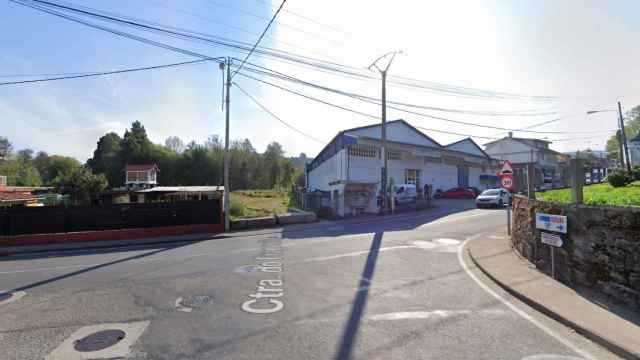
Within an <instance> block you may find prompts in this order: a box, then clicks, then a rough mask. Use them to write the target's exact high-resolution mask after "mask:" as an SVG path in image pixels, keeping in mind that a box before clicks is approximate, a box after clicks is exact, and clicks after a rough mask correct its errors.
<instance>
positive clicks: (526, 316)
mask: <svg viewBox="0 0 640 360" xmlns="http://www.w3.org/2000/svg"><path fill="white" fill-rule="evenodd" d="M483 235H484V234H478V235H475V236H472V237H470V238H468V239H467V240H465V241H464V242H463V243H462V246H460V248H459V249H458V263H460V266H461V267H462V268H463V269H464V271H465V272H466V273H467V275H469V277H471V279H473V281H475V282H476V284H478V286H480V288H482V290H484V291H485V292H487V293H488V294H489V295H491V296H493V297H494V298H495V299H497V300H499V301H500V302H502V303H503V304H504V305H506V306H507V307H508V308H509V309H511V310H513V311H514V312H515V313H516V314H518V315H520V316H521V317H522V318H523V319H525V320H527V321H529V322H530V323H532V324H533V325H535V326H536V327H538V328H539V329H540V330H542V331H543V332H544V333H546V334H547V335H549V336H550V337H552V338H554V339H556V340H558V341H559V342H560V343H562V344H563V345H564V346H566V347H568V348H569V349H571V350H573V351H574V352H575V353H576V354H579V355H580V356H582V357H584V358H585V359H589V360H595V359H596V358H595V357H593V356H592V355H591V354H589V353H588V352H586V351H584V350H582V349H580V348H579V347H577V346H576V345H574V344H573V343H571V342H570V341H569V340H567V339H565V338H564V337H562V336H560V334H558V333H556V332H555V331H553V330H551V329H549V328H548V327H547V326H545V325H544V324H542V323H541V322H539V321H538V320H536V319H534V318H533V317H532V316H531V315H529V314H527V313H526V312H524V311H523V310H520V309H519V308H518V307H517V306H515V305H514V304H512V303H511V302H510V301H509V300H507V299H505V298H504V297H502V296H500V295H499V294H498V293H496V292H495V291H493V290H492V289H491V288H490V287H489V286H488V285H486V284H485V283H483V282H482V281H481V280H480V279H479V278H478V277H477V276H476V275H475V274H474V273H473V272H472V271H471V270H470V269H469V267H468V266H467V264H466V263H465V262H464V258H463V255H462V252H463V250H464V247H465V245H466V244H467V243H468V242H469V241H472V240H473V239H477V238H479V237H481V236H483Z"/></svg>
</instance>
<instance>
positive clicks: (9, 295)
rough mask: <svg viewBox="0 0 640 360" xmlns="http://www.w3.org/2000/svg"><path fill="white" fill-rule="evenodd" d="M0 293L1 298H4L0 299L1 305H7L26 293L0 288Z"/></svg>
mask: <svg viewBox="0 0 640 360" xmlns="http://www.w3.org/2000/svg"><path fill="white" fill-rule="evenodd" d="M0 294H2V295H3V296H2V297H1V298H3V299H4V300H0V306H1V305H7V304H9V303H12V302H14V301H18V300H20V299H21V298H23V297H24V296H25V295H26V294H27V293H25V292H24V291H9V290H0Z"/></svg>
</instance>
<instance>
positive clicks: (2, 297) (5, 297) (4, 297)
mask: <svg viewBox="0 0 640 360" xmlns="http://www.w3.org/2000/svg"><path fill="white" fill-rule="evenodd" d="M12 296H13V294H12V293H8V292H3V293H0V302H3V301H5V300H9V299H11V297H12Z"/></svg>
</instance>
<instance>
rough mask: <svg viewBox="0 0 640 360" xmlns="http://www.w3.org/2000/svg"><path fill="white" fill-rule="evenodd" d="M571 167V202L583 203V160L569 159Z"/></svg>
mask: <svg viewBox="0 0 640 360" xmlns="http://www.w3.org/2000/svg"><path fill="white" fill-rule="evenodd" d="M569 168H570V171H571V202H572V203H574V204H576V205H578V204H582V201H583V193H582V187H583V185H584V172H583V170H582V160H580V159H571V160H570V161H569Z"/></svg>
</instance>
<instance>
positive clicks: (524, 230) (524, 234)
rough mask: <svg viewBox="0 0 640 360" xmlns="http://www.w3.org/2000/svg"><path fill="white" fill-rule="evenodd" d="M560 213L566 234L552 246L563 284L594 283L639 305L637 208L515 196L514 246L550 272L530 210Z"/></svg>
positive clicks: (639, 225) (639, 214) (545, 248)
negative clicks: (559, 201) (552, 201)
mask: <svg viewBox="0 0 640 360" xmlns="http://www.w3.org/2000/svg"><path fill="white" fill-rule="evenodd" d="M536 212H542V213H548V214H556V215H565V216H567V220H568V234H566V235H563V236H562V238H563V241H564V245H563V247H562V248H559V249H557V250H556V253H555V259H556V275H557V277H558V279H559V280H560V281H562V282H564V283H566V284H567V285H570V286H575V285H580V286H587V287H590V288H595V289H597V290H599V291H601V292H603V293H605V294H607V295H609V296H610V297H612V298H614V299H615V300H618V301H621V302H623V303H625V304H627V305H630V306H631V307H633V308H635V309H637V310H640V208H638V207H622V206H588V205H577V206H576V205H572V204H560V203H551V202H545V201H538V200H530V199H527V198H525V197H521V196H516V197H514V201H513V217H512V234H511V241H512V244H513V247H514V248H515V249H516V250H517V251H518V252H519V253H520V254H521V255H522V256H524V257H526V258H527V259H528V260H529V261H531V262H532V263H534V264H535V265H536V267H537V268H538V269H540V270H542V271H544V272H546V273H547V274H551V256H550V247H549V246H547V245H545V244H542V243H541V242H540V232H539V231H538V230H536V229H535V213H536Z"/></svg>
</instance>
